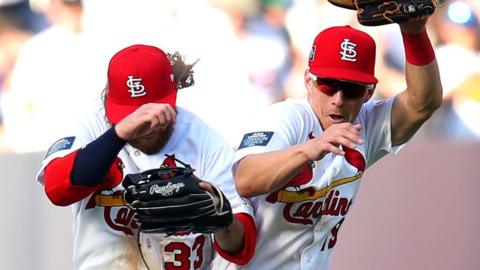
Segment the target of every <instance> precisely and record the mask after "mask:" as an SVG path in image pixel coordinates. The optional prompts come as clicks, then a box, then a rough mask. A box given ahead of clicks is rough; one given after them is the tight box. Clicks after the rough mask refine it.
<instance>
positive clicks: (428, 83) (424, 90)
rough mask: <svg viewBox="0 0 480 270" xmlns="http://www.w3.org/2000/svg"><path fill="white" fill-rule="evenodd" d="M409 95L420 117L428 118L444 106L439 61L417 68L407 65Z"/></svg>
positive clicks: (411, 103)
mask: <svg viewBox="0 0 480 270" xmlns="http://www.w3.org/2000/svg"><path fill="white" fill-rule="evenodd" d="M406 80H407V94H408V96H409V99H408V100H409V104H410V106H411V107H412V109H413V110H414V111H415V112H416V113H418V114H419V117H425V118H428V117H429V116H430V115H431V114H432V113H433V112H434V111H435V110H436V109H438V107H440V105H441V104H442V84H441V82H440V75H439V71H438V65H437V61H436V60H433V62H431V63H430V64H427V65H422V66H417V65H412V64H409V63H407V64H406Z"/></svg>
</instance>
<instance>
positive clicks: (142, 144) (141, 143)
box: [130, 126, 173, 155]
mask: <svg viewBox="0 0 480 270" xmlns="http://www.w3.org/2000/svg"><path fill="white" fill-rule="evenodd" d="M172 133H173V126H169V128H167V129H164V130H159V131H158V133H156V134H155V135H154V136H146V137H142V138H139V139H136V140H134V141H131V142H130V145H132V146H133V147H135V148H136V149H138V150H140V151H142V152H143V153H145V154H147V155H154V154H156V153H158V152H159V151H160V150H161V149H162V148H163V147H164V146H165V145H166V144H167V143H168V140H170V137H171V136H172Z"/></svg>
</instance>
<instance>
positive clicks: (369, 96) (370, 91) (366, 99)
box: [363, 85, 376, 103]
mask: <svg viewBox="0 0 480 270" xmlns="http://www.w3.org/2000/svg"><path fill="white" fill-rule="evenodd" d="M375 87H376V85H374V86H373V87H372V88H371V89H368V93H367V97H366V98H365V101H364V102H363V103H366V102H367V101H369V100H370V99H371V98H372V97H373V94H374V93H375Z"/></svg>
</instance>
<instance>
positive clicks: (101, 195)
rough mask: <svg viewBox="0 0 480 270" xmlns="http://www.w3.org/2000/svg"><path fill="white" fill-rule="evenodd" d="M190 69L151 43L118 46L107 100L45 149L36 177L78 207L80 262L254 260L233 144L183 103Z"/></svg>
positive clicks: (139, 267)
mask: <svg viewBox="0 0 480 270" xmlns="http://www.w3.org/2000/svg"><path fill="white" fill-rule="evenodd" d="M192 67H193V65H192V64H189V65H187V64H185V63H184V62H183V57H182V56H181V55H180V54H178V53H174V54H166V53H165V52H163V51H162V50H161V49H159V48H156V47H153V46H148V45H141V44H138V45H133V46H129V47H126V48H124V49H122V50H120V51H119V52H117V53H116V54H115V55H114V56H113V57H112V58H111V60H110V63H109V66H108V86H107V88H106V89H105V91H104V93H103V95H104V96H103V100H104V102H103V103H102V104H99V107H98V108H95V110H93V111H92V112H91V113H90V114H88V115H87V116H86V117H85V118H83V119H81V120H80V121H79V122H74V123H72V128H71V130H70V131H69V132H67V133H66V134H65V136H64V137H63V138H61V139H59V140H58V141H56V142H55V143H54V144H53V145H52V147H50V149H49V150H48V153H47V155H46V157H45V159H44V161H43V164H42V168H41V170H40V172H39V174H38V178H37V180H38V181H39V182H40V183H41V184H43V185H44V187H45V192H46V194H47V196H48V198H49V199H50V200H51V201H52V202H53V203H54V204H56V205H63V206H65V205H73V209H74V210H73V214H74V220H75V222H74V235H75V240H74V245H75V251H74V268H75V269H77V270H93V269H95V270H97V269H116V270H144V269H151V270H153V269H166V270H172V269H177V270H179V269H186V270H187V269H192V270H193V269H210V267H211V266H210V264H211V262H212V259H213V257H214V256H215V255H220V256H221V257H222V258H225V259H226V260H228V261H230V262H232V263H234V264H245V263H247V262H248V261H249V260H250V259H251V258H252V256H253V252H254V250H255V237H256V229H255V224H254V219H253V211H252V208H251V206H250V205H249V204H248V202H247V201H246V200H244V199H242V198H241V197H240V196H239V195H238V193H237V191H236V189H235V183H234V180H233V175H232V171H231V162H232V160H233V156H234V150H233V149H232V148H231V147H230V146H229V145H228V144H227V143H226V142H225V141H224V140H223V139H222V138H221V137H220V135H218V134H217V133H216V132H215V131H214V130H212V129H211V128H209V127H208V126H207V125H206V124H205V123H204V122H203V121H202V120H200V119H199V118H198V117H197V116H195V115H194V114H193V113H191V112H189V111H188V110H186V109H184V108H181V107H180V106H177V105H176V97H177V90H178V89H180V88H183V87H188V86H190V85H192V84H193V83H194V80H193V71H192ZM59 113H62V112H59ZM187 164H188V165H187ZM124 176H125V177H124Z"/></svg>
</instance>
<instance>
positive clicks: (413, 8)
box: [328, 0, 446, 26]
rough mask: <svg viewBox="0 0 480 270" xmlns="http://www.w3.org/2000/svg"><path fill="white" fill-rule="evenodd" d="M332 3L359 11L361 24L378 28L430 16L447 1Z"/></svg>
mask: <svg viewBox="0 0 480 270" xmlns="http://www.w3.org/2000/svg"><path fill="white" fill-rule="evenodd" d="M328 1H329V2H330V3H332V4H334V5H336V6H339V7H343V8H348V9H356V10H357V18H358V21H359V22H360V24H363V25H367V26H377V25H384V24H389V23H400V22H405V21H408V20H409V19H416V18H421V17H424V16H430V15H432V14H433V13H434V12H435V8H437V7H440V6H441V5H442V4H443V3H444V2H445V1H446V0H390V1H388V0H328Z"/></svg>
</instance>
